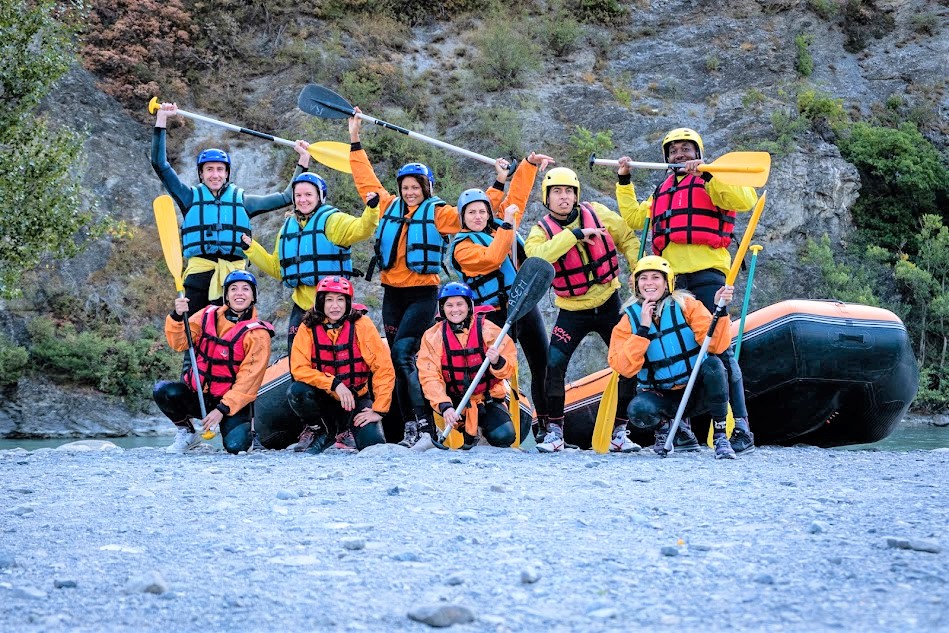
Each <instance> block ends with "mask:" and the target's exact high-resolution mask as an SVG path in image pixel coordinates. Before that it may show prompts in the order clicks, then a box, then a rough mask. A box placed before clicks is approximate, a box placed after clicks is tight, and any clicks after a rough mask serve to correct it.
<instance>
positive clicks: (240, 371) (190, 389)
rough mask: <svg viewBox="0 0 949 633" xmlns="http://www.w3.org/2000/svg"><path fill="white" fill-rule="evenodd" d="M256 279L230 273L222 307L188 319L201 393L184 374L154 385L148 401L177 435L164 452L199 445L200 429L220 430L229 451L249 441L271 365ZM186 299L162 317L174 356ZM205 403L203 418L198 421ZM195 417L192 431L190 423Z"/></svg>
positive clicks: (181, 341)
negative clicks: (259, 394)
mask: <svg viewBox="0 0 949 633" xmlns="http://www.w3.org/2000/svg"><path fill="white" fill-rule="evenodd" d="M256 302H257V279H256V278H255V277H254V276H253V275H252V274H251V273H249V272H247V271H246V270H235V271H232V272H231V273H230V274H228V276H227V277H226V278H225V280H224V305H223V306H214V305H209V306H205V307H204V308H202V309H201V310H195V311H194V312H192V313H191V317H190V318H189V319H188V323H187V327H189V328H190V330H191V339H192V340H193V341H194V351H195V359H196V361H197V367H198V373H199V374H200V376H201V393H200V394H199V393H198V392H197V385H195V383H194V377H193V375H192V372H191V371H190V369H189V370H187V371H185V372H183V374H182V377H181V380H179V381H168V380H164V381H161V382H159V383H158V384H156V385H155V388H154V391H153V394H152V395H153V397H154V399H155V403H156V404H157V405H158V408H159V409H161V411H162V413H164V414H165V415H167V416H168V418H169V419H170V420H171V421H172V422H174V424H175V426H176V427H177V430H178V433H177V435H176V436H175V441H174V443H173V444H172V445H171V446H169V447H168V448H167V451H168V452H169V453H184V452H186V451H189V450H191V449H192V448H194V447H195V446H197V445H198V444H200V443H201V431H213V430H216V429H218V428H220V431H221V440H222V442H223V444H224V448H225V450H227V452H229V453H239V452H241V451H246V450H247V449H248V448H249V447H250V445H251V441H252V434H251V416H252V415H253V410H252V406H253V403H254V400H256V399H257V391H258V389H260V385H261V383H262V382H263V380H264V372H265V371H266V370H267V364H268V363H269V361H270V339H271V337H273V326H272V325H270V324H269V323H267V322H266V321H261V320H260V319H259V318H257V309H256V308H255V307H254V304H255V303H256ZM189 303H190V302H189V300H188V298H187V297H179V298H177V299H175V307H174V310H172V312H171V314H169V315H168V316H167V317H166V318H165V337H166V338H167V339H168V344H169V345H170V346H171V348H172V349H174V350H175V351H177V352H183V351H185V350H187V349H188V337H187V334H186V333H185V322H184V315H185V313H187V312H188V311H189V308H190V306H189ZM198 398H203V399H204V404H205V410H206V412H207V415H206V416H205V417H204V418H201V405H200V403H199V401H198ZM195 418H197V419H199V420H200V421H199V422H198V424H199V426H200V428H199V429H196V428H195V425H194V424H193V422H192V420H193V419H195Z"/></svg>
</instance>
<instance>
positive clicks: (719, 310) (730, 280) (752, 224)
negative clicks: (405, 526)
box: [661, 191, 768, 457]
mask: <svg viewBox="0 0 949 633" xmlns="http://www.w3.org/2000/svg"><path fill="white" fill-rule="evenodd" d="M767 198H768V192H767V191H765V192H763V193H762V194H761V197H760V198H759V199H758V204H756V205H755V209H754V211H752V212H751V219H750V220H749V221H748V228H746V229H745V234H744V236H742V238H741V245H740V246H739V247H738V252H737V253H735V259H734V261H733V262H732V267H731V270H729V271H728V276H727V277H725V285H726V286H731V285H733V284H734V283H735V278H736V277H738V271H739V269H740V268H741V262H742V260H743V259H744V258H745V253H746V252H748V244H749V243H750V242H751V238H752V236H753V235H754V234H755V229H756V228H757V227H758V219H759V218H760V217H761V211H762V210H763V209H764V203H765V200H766V199H767ZM724 314H725V302H724V301H719V303H718V305H717V306H716V307H715V313H714V314H713V315H712V322H711V323H710V324H709V326H708V332H706V334H705V340H704V341H702V348H701V349H700V350H699V354H698V356H697V357H696V359H695V365H694V366H693V367H692V373H691V374H690V375H689V382H688V384H687V385H686V386H685V391H683V393H682V400H681V401H679V408H678V409H677V410H676V417H675V419H674V420H673V421H672V426H671V427H670V428H669V436H668V437H667V438H666V445H665V446H664V447H663V448H664V452H663V453H661V455H662V456H663V457H665V456H666V455H667V454H668V453H671V452H672V451H673V448H672V440H673V439H675V434H676V431H678V430H679V423H680V422H681V421H682V414H683V413H684V412H685V407H686V405H688V403H689V396H690V395H692V387H694V386H695V379H696V378H698V375H699V369H701V367H702V361H703V360H705V354H706V353H707V352H708V346H709V344H710V343H711V342H712V333H713V332H715V327H716V326H717V325H718V320H719V319H720V318H721V317H722V316H723V315H724Z"/></svg>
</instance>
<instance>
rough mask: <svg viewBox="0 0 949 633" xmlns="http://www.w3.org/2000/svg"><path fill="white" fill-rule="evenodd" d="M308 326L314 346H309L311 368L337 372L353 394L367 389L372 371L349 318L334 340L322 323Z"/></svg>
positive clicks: (338, 376) (363, 392) (333, 373)
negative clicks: (334, 340) (311, 326)
mask: <svg viewBox="0 0 949 633" xmlns="http://www.w3.org/2000/svg"><path fill="white" fill-rule="evenodd" d="M311 329H312V331H313V346H312V347H311V348H310V362H311V363H312V364H313V369H316V370H318V371H322V372H324V373H327V374H332V375H333V376H336V378H338V379H339V380H340V382H342V383H343V384H344V385H346V386H347V387H348V388H349V390H350V391H352V392H353V393H355V394H356V395H359V396H361V395H364V394H366V393H369V378H370V376H371V372H370V371H369V365H368V364H366V360H365V359H364V358H363V357H362V352H361V351H360V350H359V341H357V340H356V326H355V325H354V324H353V322H352V321H350V320H349V319H346V321H344V322H343V325H342V327H340V329H339V336H337V337H336V342H335V343H334V342H333V340H332V339H331V338H330V337H329V334H327V332H326V328H325V327H324V326H323V325H317V326H316V327H313V328H311Z"/></svg>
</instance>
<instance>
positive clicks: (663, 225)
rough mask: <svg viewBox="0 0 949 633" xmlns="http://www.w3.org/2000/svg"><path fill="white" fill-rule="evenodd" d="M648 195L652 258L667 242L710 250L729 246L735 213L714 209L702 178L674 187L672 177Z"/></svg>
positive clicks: (686, 180)
mask: <svg viewBox="0 0 949 633" xmlns="http://www.w3.org/2000/svg"><path fill="white" fill-rule="evenodd" d="M652 195H653V203H652V252H653V253H654V254H656V255H662V251H663V250H664V249H665V248H666V246H668V244H669V242H670V241H671V242H675V243H676V244H704V245H706V246H711V247H712V248H728V245H729V244H731V243H732V231H734V229H735V216H736V213H735V212H734V211H723V210H722V209H719V208H718V207H716V206H715V204H714V203H713V202H712V199H711V198H710V197H709V195H708V192H707V191H705V181H704V180H703V179H702V178H699V177H698V176H691V175H689V176H686V177H685V178H683V179H682V180H681V181H679V182H678V184H676V175H675V174H672V175H670V176H669V177H668V178H666V180H665V181H664V182H663V183H662V184H661V185H659V186H658V187H657V188H656V191H655V193H653V194H652Z"/></svg>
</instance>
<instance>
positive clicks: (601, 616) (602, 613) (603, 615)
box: [587, 607, 619, 620]
mask: <svg viewBox="0 0 949 633" xmlns="http://www.w3.org/2000/svg"><path fill="white" fill-rule="evenodd" d="M587 615H589V616H590V617H591V618H596V619H598V620H606V619H608V618H615V617H616V616H618V615H619V610H618V609H616V608H615V607H605V608H603V609H597V610H596V611H591V612H590V613H588V614H587Z"/></svg>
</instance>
